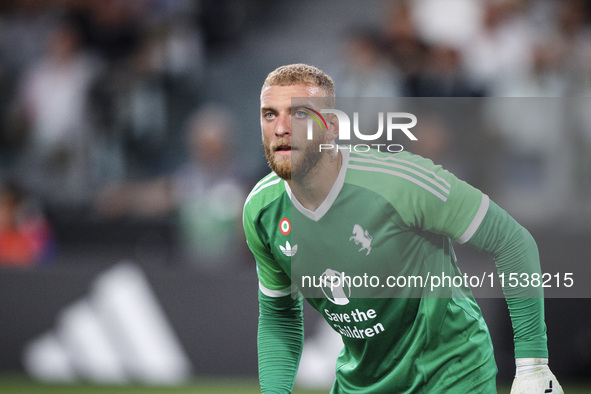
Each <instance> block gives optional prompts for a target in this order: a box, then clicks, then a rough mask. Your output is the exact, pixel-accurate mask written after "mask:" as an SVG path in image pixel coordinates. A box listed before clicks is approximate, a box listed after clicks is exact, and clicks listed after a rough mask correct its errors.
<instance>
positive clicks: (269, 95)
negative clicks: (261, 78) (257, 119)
mask: <svg viewBox="0 0 591 394" xmlns="http://www.w3.org/2000/svg"><path fill="white" fill-rule="evenodd" d="M324 96H325V94H324V91H323V90H322V89H321V88H320V87H318V86H313V85H289V86H279V85H271V86H265V87H264V88H263V90H262V91H261V107H268V106H274V105H282V106H285V105H287V106H291V99H292V98H294V97H324Z"/></svg>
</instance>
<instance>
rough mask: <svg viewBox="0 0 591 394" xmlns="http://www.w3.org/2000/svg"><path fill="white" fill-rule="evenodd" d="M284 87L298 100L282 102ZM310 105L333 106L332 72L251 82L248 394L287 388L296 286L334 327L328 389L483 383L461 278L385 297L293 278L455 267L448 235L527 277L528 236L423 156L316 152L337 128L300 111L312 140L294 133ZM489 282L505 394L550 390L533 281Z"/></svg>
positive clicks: (479, 347) (491, 368)
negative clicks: (505, 357)
mask: <svg viewBox="0 0 591 394" xmlns="http://www.w3.org/2000/svg"><path fill="white" fill-rule="evenodd" d="M294 97H297V98H302V99H301V100H303V101H302V102H303V104H302V105H301V106H300V105H295V104H292V98H294ZM298 100H300V99H298ZM319 102H323V103H325V104H324V105H326V106H327V107H328V108H330V107H332V106H334V85H333V82H332V79H331V78H330V77H329V76H328V75H326V74H325V73H324V72H322V71H321V70H318V69H317V68H315V67H312V66H308V65H304V64H295V65H289V66H283V67H279V68H278V69H276V70H275V71H273V72H271V73H270V74H269V75H268V76H267V79H266V80H265V82H264V84H263V87H262V91H261V114H260V115H261V128H262V137H263V146H264V149H265V154H266V157H267V161H268V163H269V166H270V168H271V170H272V172H271V173H270V174H269V175H268V176H266V177H265V178H263V179H262V180H261V181H260V182H259V183H258V184H257V185H256V186H255V187H254V189H253V190H252V192H251V193H250V195H249V196H248V198H247V200H246V203H245V206H244V230H245V234H246V238H247V241H248V246H249V248H250V249H251V251H252V253H253V255H254V257H255V260H256V263H257V275H258V279H259V308H260V316H259V326H258V360H259V379H260V384H261V390H262V392H263V393H289V392H291V391H292V389H293V386H294V381H295V376H296V373H297V369H298V364H299V360H300V355H301V352H302V345H303V316H302V298H301V297H300V296H299V295H300V294H302V295H303V296H304V297H305V298H306V299H307V301H308V302H309V303H310V304H311V305H312V306H313V307H314V308H315V309H317V310H318V311H319V312H320V313H321V314H322V315H323V317H324V318H325V319H326V321H327V322H328V324H329V325H330V326H331V327H332V328H333V329H334V330H335V331H337V332H338V333H340V334H341V336H342V339H343V343H344V348H343V350H342V351H341V353H340V355H339V357H338V359H337V365H336V380H335V382H334V385H333V387H332V392H333V393H415V392H417V393H468V392H470V393H494V392H496V374H497V367H496V364H495V360H494V354H493V348H492V341H491V339H490V334H489V331H488V328H487V326H486V324H485V322H484V319H483V317H482V313H481V311H480V309H479V307H478V305H477V304H476V301H475V300H474V297H473V296H472V295H471V292H470V289H469V288H466V287H459V288H453V289H446V288H441V289H439V290H438V291H439V293H436V294H428V290H427V289H412V291H411V292H410V293H408V294H407V295H406V296H400V295H399V296H397V297H392V296H391V295H390V296H389V295H388V294H386V293H380V292H381V291H385V290H383V289H381V288H373V289H358V288H354V289H353V288H351V287H348V288H347V287H345V286H343V284H341V285H340V286H335V287H332V286H330V287H324V288H322V292H318V291H314V289H308V288H303V287H302V286H301V284H302V283H303V282H302V278H303V277H304V275H307V276H314V277H318V278H324V279H326V278H329V279H330V278H333V279H334V277H335V275H338V274H342V273H345V272H346V273H347V274H350V275H362V273H367V272H371V270H372V269H374V268H373V267H380V269H381V268H383V267H387V269H389V270H390V271H389V272H390V273H394V274H396V275H398V276H400V275H404V276H411V275H413V276H422V277H425V276H426V275H428V274H429V273H430V272H433V273H439V272H441V273H445V274H446V275H449V276H454V275H461V273H460V271H459V268H458V266H457V261H456V258H455V254H454V252H453V249H452V240H453V241H457V242H459V243H464V244H467V245H470V246H472V247H474V248H476V249H478V250H481V251H484V252H486V253H488V254H490V255H492V256H493V258H494V260H495V264H496V266H497V270H498V272H499V273H502V274H505V275H506V276H508V275H509V273H511V272H517V273H526V274H527V275H533V274H539V273H540V270H541V269H540V263H539V256H538V250H537V246H536V244H535V241H534V240H533V238H532V237H531V235H530V234H529V232H528V231H527V230H525V229H524V228H523V227H522V226H520V225H519V224H518V223H517V222H515V220H514V219H513V218H511V217H510V216H509V215H508V214H507V213H506V212H505V211H504V210H502V209H501V208H500V207H499V206H497V205H496V204H495V203H494V202H493V201H491V200H490V199H489V198H488V196H486V195H485V194H483V193H482V192H481V191H479V190H477V189H475V188H473V187H472V186H470V185H468V184H467V183H465V182H462V181H460V180H459V179H457V178H456V177H455V176H454V175H452V174H451V173H449V172H447V171H445V170H443V169H442V168H441V167H440V166H436V165H434V164H433V163H432V162H431V161H430V160H428V159H425V158H422V157H420V156H417V155H413V154H411V153H407V152H401V153H398V154H395V155H391V154H385V153H380V152H375V151H369V152H365V153H358V152H354V151H351V152H349V151H348V150H343V149H330V150H321V149H319V146H320V144H325V145H323V146H336V145H334V143H335V139H336V137H337V136H338V132H339V122H338V119H337V118H336V116H334V115H330V114H329V115H327V116H326V118H323V119H322V120H323V121H325V122H326V123H324V124H323V122H311V124H312V127H313V133H312V135H313V138H312V139H307V138H306V135H307V134H306V127H305V125H306V124H310V123H309V122H308V119H309V117H310V116H312V115H314V113H316V115H318V114H320V110H321V106H320V105H319V104H318V103H319ZM327 107H324V108H327ZM316 118H317V119H319V118H318V116H316ZM301 125H304V127H299V126H301ZM292 223H293V226H294V230H296V231H294V232H292ZM296 235H297V236H296ZM330 283H332V282H330ZM294 285H295V286H299V289H298V290H297V291H293V290H292V289H294ZM316 290H317V289H316ZM362 290H367V291H369V292H364V291H362ZM403 291H404V290H403ZM416 291H419V293H416ZM503 291H504V292H505V297H506V300H507V305H508V307H509V313H510V316H511V321H512V325H513V330H514V351H515V358H516V377H515V380H514V383H513V388H512V393H561V392H562V389H561V387H560V385H559V384H558V381H557V380H556V378H555V377H554V375H553V374H552V372H551V371H550V370H549V368H548V350H547V344H546V342H547V338H546V326H545V323H544V300H543V293H542V289H541V288H539V287H537V288H527V289H522V288H520V289H515V288H513V289H511V288H507V289H503ZM403 295H404V294H403Z"/></svg>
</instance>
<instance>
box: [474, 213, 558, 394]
mask: <svg viewBox="0 0 591 394" xmlns="http://www.w3.org/2000/svg"><path fill="white" fill-rule="evenodd" d="M468 244H469V245H471V246H473V247H476V248H477V249H479V250H482V251H484V252H487V253H489V254H490V255H491V256H492V257H493V258H494V259H495V263H496V266H497V270H498V272H499V274H504V276H505V278H508V276H509V274H510V273H512V272H513V273H518V274H521V273H527V274H528V277H529V278H531V275H532V274H534V273H537V274H541V268H540V259H539V255H538V248H537V245H536V242H535V241H534V239H533V237H532V236H531V234H530V233H529V232H528V231H527V230H526V229H525V228H523V227H522V226H520V225H519V224H518V223H517V222H516V221H515V220H514V219H513V218H512V217H511V216H509V214H508V213H507V212H505V211H504V210H502V209H501V208H500V207H499V206H498V205H496V204H495V203H493V202H491V203H490V206H489V208H488V211H487V213H486V215H485V217H484V219H483V221H482V223H481V224H480V226H479V227H478V230H477V231H476V232H475V233H474V236H473V237H472V238H471V239H470V240H469V241H468ZM505 283H507V282H505ZM503 293H504V294H505V299H506V301H507V306H508V307H509V314H510V316H511V323H512V325H513V340H514V347H515V358H516V367H517V369H516V374H515V380H514V382H513V386H512V389H511V393H513V394H519V393H533V392H536V393H537V392H546V393H562V387H561V386H560V384H559V383H558V381H557V380H556V377H555V376H554V374H553V373H552V372H551V371H550V369H549V368H548V348H547V344H546V342H547V338H546V324H545V323H544V292H543V288H542V287H541V286H537V287H536V286H531V287H525V288H523V287H510V286H508V285H506V286H505V287H504V288H503Z"/></svg>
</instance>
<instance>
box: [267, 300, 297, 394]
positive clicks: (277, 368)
mask: <svg viewBox="0 0 591 394" xmlns="http://www.w3.org/2000/svg"><path fill="white" fill-rule="evenodd" d="M259 313H260V314H259V326H258V339H257V344H258V361H259V380H260V385H261V392H263V393H291V391H292V390H293V386H294V383H295V378H296V374H297V370H298V365H299V362H300V356H301V354H302V347H303V342H304V323H303V314H302V299H301V298H293V297H292V296H291V295H286V296H281V297H270V296H268V295H265V294H263V292H262V291H260V290H259Z"/></svg>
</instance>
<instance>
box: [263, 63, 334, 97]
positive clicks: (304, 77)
mask: <svg viewBox="0 0 591 394" xmlns="http://www.w3.org/2000/svg"><path fill="white" fill-rule="evenodd" d="M291 85H309V86H317V87H319V88H321V89H322V90H324V92H325V93H326V97H329V98H331V101H332V102H333V103H334V97H335V92H334V82H333V80H332V78H331V77H330V76H329V75H328V74H326V73H325V72H324V71H322V70H320V69H319V68H317V67H314V66H310V65H308V64H303V63H296V64H288V65H286V66H281V67H279V68H276V69H275V70H273V71H271V72H270V73H269V75H267V78H266V79H265V82H264V83H263V89H264V88H266V87H267V86H291Z"/></svg>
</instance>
